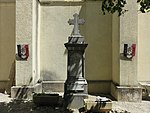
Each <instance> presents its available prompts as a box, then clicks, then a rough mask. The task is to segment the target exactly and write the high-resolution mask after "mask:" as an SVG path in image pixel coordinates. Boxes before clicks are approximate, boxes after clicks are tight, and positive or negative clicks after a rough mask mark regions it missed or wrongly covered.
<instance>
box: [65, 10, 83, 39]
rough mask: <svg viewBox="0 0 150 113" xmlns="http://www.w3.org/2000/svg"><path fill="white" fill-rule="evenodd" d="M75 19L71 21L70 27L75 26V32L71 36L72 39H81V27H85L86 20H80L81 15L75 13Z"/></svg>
mask: <svg viewBox="0 0 150 113" xmlns="http://www.w3.org/2000/svg"><path fill="white" fill-rule="evenodd" d="M73 17H74V19H69V21H68V23H69V25H74V28H73V32H72V34H71V36H72V37H81V35H80V30H79V25H83V24H84V23H85V20H84V19H79V15H78V14H77V13H75V14H74V15H73Z"/></svg>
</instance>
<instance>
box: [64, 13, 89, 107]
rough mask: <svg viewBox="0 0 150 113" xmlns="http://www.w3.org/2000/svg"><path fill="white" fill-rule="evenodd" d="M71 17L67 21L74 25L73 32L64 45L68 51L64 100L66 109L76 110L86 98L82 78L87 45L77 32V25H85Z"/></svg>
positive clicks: (82, 104)
mask: <svg viewBox="0 0 150 113" xmlns="http://www.w3.org/2000/svg"><path fill="white" fill-rule="evenodd" d="M73 16H74V19H69V21H68V23H69V24H70V25H74V28H73V32H72V34H71V36H70V37H69V39H68V42H67V43H65V47H66V48H67V50H68V65H67V80H66V82H65V85H64V89H65V90H64V99H65V102H66V107H68V108H72V109H78V108H81V107H83V106H84V102H83V100H84V98H86V97H87V96H88V90H87V88H88V87H87V81H86V80H85V78H84V59H85V58H84V52H85V49H86V47H87V45H88V44H86V43H85V40H84V37H83V36H81V34H80V31H79V25H83V24H84V23H85V21H84V19H79V15H78V14H74V15H73Z"/></svg>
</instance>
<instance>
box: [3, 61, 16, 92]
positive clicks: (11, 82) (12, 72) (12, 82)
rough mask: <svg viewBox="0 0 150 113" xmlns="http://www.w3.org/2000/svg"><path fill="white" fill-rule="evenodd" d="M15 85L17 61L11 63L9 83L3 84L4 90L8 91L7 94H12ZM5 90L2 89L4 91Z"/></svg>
mask: <svg viewBox="0 0 150 113" xmlns="http://www.w3.org/2000/svg"><path fill="white" fill-rule="evenodd" d="M14 85H15V61H14V62H13V63H12V65H11V68H10V72H9V78H8V81H7V84H5V85H4V86H3V87H4V91H6V92H7V94H10V93H11V87H12V86H14ZM4 91H2V92H4Z"/></svg>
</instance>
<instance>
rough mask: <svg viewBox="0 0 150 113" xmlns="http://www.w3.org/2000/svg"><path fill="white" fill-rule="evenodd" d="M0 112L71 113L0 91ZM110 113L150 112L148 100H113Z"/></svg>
mask: <svg viewBox="0 0 150 113" xmlns="http://www.w3.org/2000/svg"><path fill="white" fill-rule="evenodd" d="M0 113H71V111H69V110H65V109H63V108H61V107H55V108H54V107H51V106H36V105H35V104H34V103H33V102H32V101H18V100H12V99H11V98H10V97H9V95H6V94H2V93H0ZM110 113H150V101H146V100H145V101H142V102H141V103H136V102H118V101H113V109H112V111H111V112H110Z"/></svg>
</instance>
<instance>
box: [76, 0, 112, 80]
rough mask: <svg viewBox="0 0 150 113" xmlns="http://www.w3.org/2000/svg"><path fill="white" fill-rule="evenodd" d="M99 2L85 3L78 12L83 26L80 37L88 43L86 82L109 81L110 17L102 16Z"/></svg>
mask: <svg viewBox="0 0 150 113" xmlns="http://www.w3.org/2000/svg"><path fill="white" fill-rule="evenodd" d="M100 9H101V2H100V1H86V3H85V4H84V5H83V6H82V8H81V10H80V14H79V15H80V18H84V19H85V24H84V25H83V26H80V29H81V35H83V36H84V37H85V39H86V42H87V43H88V47H87V50H86V52H85V54H86V58H85V74H86V75H85V76H86V78H87V79H88V80H111V68H112V67H111V62H112V61H111V59H112V50H111V49H112V48H111V47H112V43H111V40H112V33H111V32H112V15H111V14H106V15H103V14H102V11H101V10H100Z"/></svg>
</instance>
